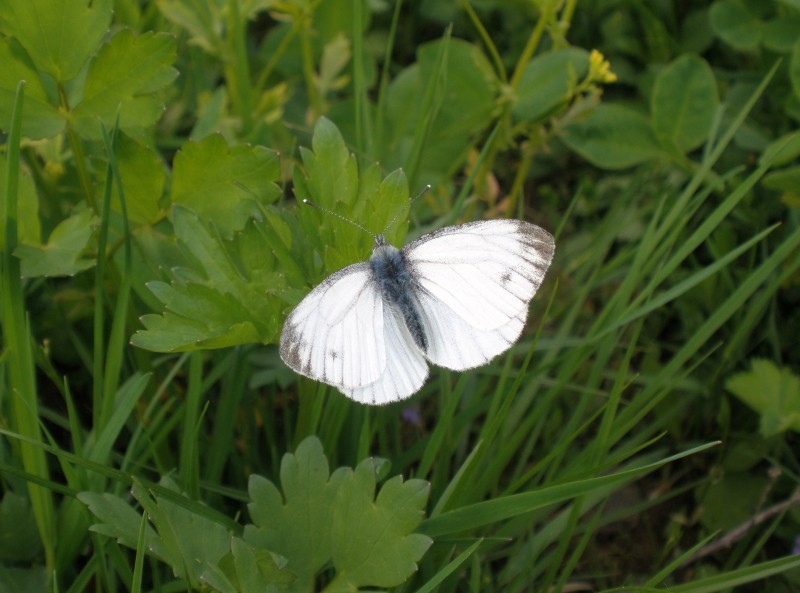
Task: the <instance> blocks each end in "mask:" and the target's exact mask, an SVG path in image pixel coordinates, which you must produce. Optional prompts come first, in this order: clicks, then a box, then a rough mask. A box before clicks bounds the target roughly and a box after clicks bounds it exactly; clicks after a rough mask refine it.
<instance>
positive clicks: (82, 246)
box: [14, 210, 96, 278]
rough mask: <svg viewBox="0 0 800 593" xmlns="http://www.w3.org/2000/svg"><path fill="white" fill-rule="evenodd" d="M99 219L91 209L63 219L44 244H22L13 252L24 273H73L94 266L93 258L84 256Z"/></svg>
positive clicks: (55, 274)
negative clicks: (18, 259) (20, 261)
mask: <svg viewBox="0 0 800 593" xmlns="http://www.w3.org/2000/svg"><path fill="white" fill-rule="evenodd" d="M95 225H96V218H95V217H94V215H93V214H92V212H91V211H90V210H84V211H82V212H80V213H79V214H76V215H74V216H70V217H69V218H67V219H66V220H63V221H61V222H60V223H59V225H58V226H57V227H56V228H55V229H53V232H52V233H51V234H50V238H49V239H48V240H47V243H46V244H45V245H26V244H22V245H19V246H18V247H17V248H16V249H15V250H14V255H15V256H17V257H18V258H20V259H21V260H22V275H23V276H24V277H26V278H36V277H38V276H74V275H75V274H77V273H78V272H82V271H83V270H86V269H88V268H91V267H92V266H93V265H95V260H94V258H89V257H83V254H84V252H85V250H86V248H87V246H88V244H89V240H90V239H91V238H92V234H93V233H94V229H95Z"/></svg>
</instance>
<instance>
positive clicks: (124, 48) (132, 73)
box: [73, 29, 178, 139]
mask: <svg viewBox="0 0 800 593" xmlns="http://www.w3.org/2000/svg"><path fill="white" fill-rule="evenodd" d="M175 56H176V43H175V38H174V37H172V36H171V35H168V34H166V33H144V34H142V35H140V36H138V37H137V36H135V35H134V34H133V32H132V31H130V30H128V29H123V30H121V31H120V32H119V33H117V34H116V35H114V37H112V38H111V40H110V41H109V42H108V43H106V44H105V45H103V46H102V47H101V48H100V51H99V52H98V53H97V56H96V57H95V58H94V60H92V63H91V65H90V66H89V71H88V73H87V75H86V84H85V86H84V90H83V100H82V101H81V102H80V103H78V105H77V106H76V107H75V109H74V110H73V126H74V127H75V129H76V130H77V131H78V132H80V133H81V134H82V135H83V136H85V137H87V138H92V139H98V138H100V137H101V132H100V122H102V123H104V124H105V125H106V127H108V128H111V127H112V126H113V125H114V122H115V120H116V118H117V114H119V127H120V129H122V130H124V131H126V132H128V133H131V134H135V133H137V132H140V131H142V130H144V129H145V128H147V127H149V126H151V125H152V124H154V123H155V122H156V121H157V120H158V118H159V117H161V113H162V112H163V104H162V102H161V100H160V98H159V97H158V96H157V95H156V93H157V92H159V91H161V90H162V89H163V88H164V87H165V86H167V85H168V84H169V83H171V82H172V81H173V80H174V79H175V77H176V76H177V75H178V72H177V70H175V69H174V68H173V67H172V64H173V63H174V62H175Z"/></svg>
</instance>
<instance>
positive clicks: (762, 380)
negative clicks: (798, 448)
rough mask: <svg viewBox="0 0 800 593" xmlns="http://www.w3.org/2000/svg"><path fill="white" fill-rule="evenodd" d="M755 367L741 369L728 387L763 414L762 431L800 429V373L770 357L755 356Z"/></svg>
mask: <svg viewBox="0 0 800 593" xmlns="http://www.w3.org/2000/svg"><path fill="white" fill-rule="evenodd" d="M751 366H752V370H750V371H747V372H744V373H737V374H736V375H734V376H732V377H731V378H730V379H728V380H727V381H726V382H725V388H726V389H727V390H728V391H730V392H731V393H733V394H734V395H735V396H736V397H738V398H739V399H740V400H742V401H743V402H744V403H745V404H747V405H748V406H749V407H750V408H752V409H753V410H755V411H756V412H758V413H759V414H761V423H760V428H759V430H760V432H761V434H762V435H763V436H764V437H770V436H773V435H776V434H779V433H781V432H784V431H786V430H794V431H797V432H800V377H798V376H797V375H795V374H794V373H792V371H791V370H790V369H788V368H779V367H777V366H776V365H775V364H774V363H772V362H771V361H769V360H760V359H755V360H753V361H752V364H751Z"/></svg>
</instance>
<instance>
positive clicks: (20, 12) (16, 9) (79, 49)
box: [3, 0, 130, 82]
mask: <svg viewBox="0 0 800 593" xmlns="http://www.w3.org/2000/svg"><path fill="white" fill-rule="evenodd" d="M111 8H112V3H111V0H94V1H92V2H89V1H88V0H6V1H5V2H4V4H3V19H4V25H5V32H6V34H8V35H11V36H12V37H15V38H16V39H17V41H19V43H20V44H21V45H22V46H23V47H24V48H25V50H26V51H27V52H28V55H30V57H31V58H32V60H33V62H34V63H35V64H36V67H37V68H38V69H39V70H42V71H44V72H47V73H48V74H50V75H52V76H53V78H55V79H56V81H59V82H66V81H68V80H71V79H72V78H74V77H75V76H77V75H78V72H79V71H80V70H81V68H83V66H84V64H85V63H86V61H87V60H88V59H89V58H90V57H91V56H92V54H94V52H95V51H97V46H98V45H99V44H100V41H101V40H102V38H103V35H105V34H106V31H108V25H109V23H110V22H111ZM122 72H123V74H125V75H127V74H130V72H128V71H127V69H126V70H123V71H122Z"/></svg>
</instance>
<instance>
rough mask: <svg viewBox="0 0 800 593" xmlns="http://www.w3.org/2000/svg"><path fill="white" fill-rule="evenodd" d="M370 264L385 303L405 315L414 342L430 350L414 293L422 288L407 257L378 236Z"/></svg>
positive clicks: (422, 348) (404, 319)
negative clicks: (419, 286) (418, 284)
mask: <svg viewBox="0 0 800 593" xmlns="http://www.w3.org/2000/svg"><path fill="white" fill-rule="evenodd" d="M369 264H370V266H371V268H372V276H373V278H374V280H375V282H377V283H378V285H379V286H380V291H381V295H382V297H383V300H384V303H387V304H389V305H390V306H391V307H392V308H393V309H394V310H395V312H396V313H399V314H400V315H401V316H402V317H403V321H405V324H406V327H407V328H408V331H409V332H410V333H411V337H413V338H414V342H415V343H416V344H417V346H419V348H420V349H421V350H422V351H423V352H426V351H427V349H428V340H427V338H426V336H425V331H424V330H423V328H422V319H421V317H420V314H419V305H418V303H417V300H416V298H414V293H415V291H417V290H418V289H419V288H418V286H417V281H416V279H415V278H414V274H413V271H412V269H411V266H409V264H408V261H407V260H406V256H405V255H404V254H403V252H402V251H400V250H399V249H397V248H396V247H394V246H392V245H389V244H388V243H386V241H385V240H384V238H383V236H382V235H378V237H377V238H376V240H375V249H373V251H372V257H370V258H369Z"/></svg>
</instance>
